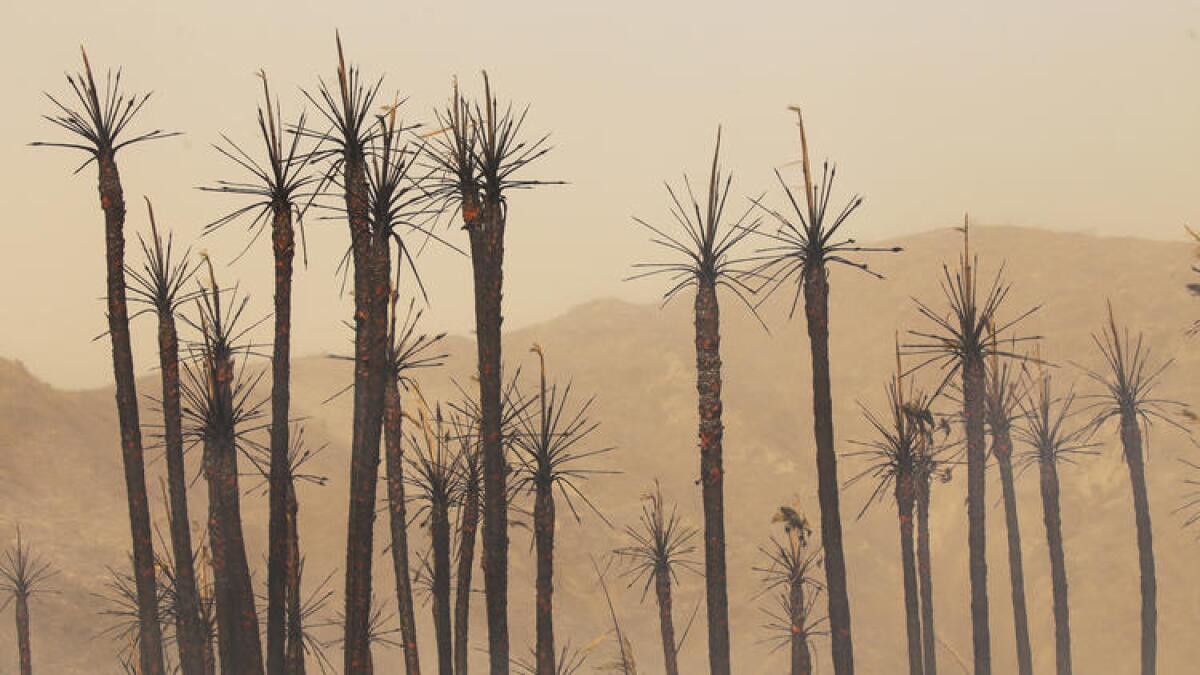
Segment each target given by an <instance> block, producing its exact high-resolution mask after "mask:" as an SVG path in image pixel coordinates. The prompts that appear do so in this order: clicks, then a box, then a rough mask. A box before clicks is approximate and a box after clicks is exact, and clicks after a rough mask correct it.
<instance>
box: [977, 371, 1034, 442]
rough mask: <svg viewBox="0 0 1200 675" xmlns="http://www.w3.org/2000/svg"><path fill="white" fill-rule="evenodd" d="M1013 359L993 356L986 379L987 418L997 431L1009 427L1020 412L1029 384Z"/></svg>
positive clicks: (985, 401) (985, 403) (985, 402)
mask: <svg viewBox="0 0 1200 675" xmlns="http://www.w3.org/2000/svg"><path fill="white" fill-rule="evenodd" d="M1022 375H1023V372H1022V371H1020V370H1018V368H1017V367H1016V362H1014V361H1013V360H1011V359H1005V360H1001V359H999V358H992V359H991V360H990V361H989V362H988V364H987V376H986V378H985V380H984V399H983V400H984V405H985V406H986V411H987V415H986V419H987V420H988V424H990V425H991V426H992V428H993V431H995V430H996V429H997V428H1000V427H1008V426H1010V425H1011V424H1012V422H1013V420H1014V419H1015V418H1016V417H1017V416H1018V414H1019V412H1018V411H1019V408H1020V400H1021V398H1022V396H1023V395H1024V389H1025V387H1026V386H1028V381H1027V378H1025V377H1023V376H1022Z"/></svg>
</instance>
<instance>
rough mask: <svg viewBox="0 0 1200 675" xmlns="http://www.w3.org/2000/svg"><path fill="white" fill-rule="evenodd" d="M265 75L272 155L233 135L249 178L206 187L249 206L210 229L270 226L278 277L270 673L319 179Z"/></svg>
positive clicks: (264, 127) (254, 235)
mask: <svg viewBox="0 0 1200 675" xmlns="http://www.w3.org/2000/svg"><path fill="white" fill-rule="evenodd" d="M258 76H259V77H260V78H261V79H262V85H263V104H262V105H261V106H259V108H258V131H259V136H260V137H261V140H262V142H263V146H264V149H265V151H266V152H265V154H266V157H265V159H263V160H260V159H258V158H256V156H255V155H254V154H251V153H250V152H247V151H246V150H244V149H243V148H242V147H241V146H239V145H238V144H237V143H235V142H234V141H233V140H231V139H230V138H229V137H227V136H222V138H223V140H224V143H223V144H222V145H217V146H215V147H216V149H217V151H218V152H220V153H221V154H222V155H224V156H225V157H226V158H227V159H229V160H230V161H232V162H233V163H235V164H237V165H238V166H239V167H240V168H241V169H242V170H244V171H246V172H247V173H248V174H249V176H248V177H247V178H246V179H244V180H239V181H218V182H217V183H216V185H214V186H212V187H208V188H204V189H206V190H209V191H212V192H221V193H226V194H231V195H235V196H237V197H239V198H241V199H245V200H247V203H246V204H243V205H241V206H239V207H238V208H237V209H235V210H233V211H231V212H229V213H227V214H226V215H224V216H222V217H221V218H219V219H217V220H216V221H214V222H212V223H211V224H210V225H209V226H208V229H209V230H213V229H217V228H220V227H222V226H224V225H228V224H230V223H233V222H235V221H240V220H245V221H247V222H248V228H247V229H248V230H249V232H250V235H251V240H252V242H253V240H256V239H258V237H259V236H261V234H262V233H263V232H264V231H266V229H267V227H268V226H269V227H270V233H271V250H272V253H273V263H274V264H273V269H274V275H275V313H274V317H275V326H274V329H275V330H274V335H275V339H274V341H273V350H272V353H271V442H270V448H271V456H270V495H269V497H268V499H269V503H270V506H269V509H270V514H269V517H268V525H267V538H268V541H269V542H270V543H269V545H268V549H267V672H268V673H271V674H272V675H282V674H283V673H285V672H291V671H287V670H286V665H287V617H286V614H287V594H288V580H287V576H288V575H287V559H288V541H289V538H288V536H287V530H288V525H287V518H288V485H287V483H288V479H287V473H288V447H289V444H288V405H289V399H290V378H291V367H290V363H291V331H292V269H293V265H292V262H293V259H294V257H295V250H296V232H295V226H296V225H297V224H299V223H300V221H301V218H302V217H303V208H302V202H303V200H304V199H305V197H306V196H307V195H305V194H304V192H305V190H306V188H308V187H309V186H310V185H312V183H313V182H314V181H315V180H316V177H315V176H313V175H311V174H310V172H309V171H308V168H309V164H310V162H311V161H312V159H313V157H314V156H315V155H314V153H312V152H302V151H301V148H300V141H301V138H302V135H303V134H302V133H301V132H300V131H299V130H300V129H304V128H305V118H304V115H303V114H301V115H300V117H299V119H298V120H297V121H296V124H295V127H296V129H295V130H293V132H291V133H290V134H288V133H287V132H285V130H284V122H283V115H282V111H281V110H280V106H279V100H278V99H277V98H276V99H274V100H272V98H271V89H270V85H269V84H268V82H267V75H266V73H265V72H263V71H259V73H258Z"/></svg>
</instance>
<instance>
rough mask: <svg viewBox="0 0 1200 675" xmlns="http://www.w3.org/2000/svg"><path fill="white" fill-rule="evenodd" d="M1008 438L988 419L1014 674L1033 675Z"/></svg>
mask: <svg viewBox="0 0 1200 675" xmlns="http://www.w3.org/2000/svg"><path fill="white" fill-rule="evenodd" d="M1012 452H1013V445H1012V436H1011V435H1010V433H1009V428H1008V425H1007V423H1005V421H1004V420H992V455H994V456H995V457H996V464H997V465H998V466H999V467H1000V488H1001V491H1002V492H1003V493H1004V524H1005V530H1006V532H1007V534H1008V574H1009V581H1010V585H1011V588H1012V606H1013V628H1014V629H1015V630H1016V643H1017V672H1018V673H1019V675H1033V650H1032V649H1031V648H1030V644H1029V614H1028V612H1027V611H1026V609H1025V568H1024V564H1023V563H1022V561H1021V524H1020V520H1019V519H1018V516H1017V493H1016V486H1015V484H1014V483H1015V481H1014V480H1013V465H1012Z"/></svg>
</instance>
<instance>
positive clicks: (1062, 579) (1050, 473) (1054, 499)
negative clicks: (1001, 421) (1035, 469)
mask: <svg viewBox="0 0 1200 675" xmlns="http://www.w3.org/2000/svg"><path fill="white" fill-rule="evenodd" d="M1039 469H1040V471H1039V474H1040V476H1041V488H1042V522H1044V523H1045V525H1046V549H1047V551H1048V552H1049V553H1050V585H1051V589H1052V592H1053V607H1054V655H1055V656H1054V663H1055V666H1056V668H1057V671H1056V672H1057V673H1058V675H1071V606H1070V605H1069V604H1068V602H1067V557H1066V553H1065V551H1064V550H1063V535H1062V515H1061V512H1060V510H1059V505H1058V467H1057V465H1056V464H1055V461H1054V458H1053V457H1049V458H1046V457H1043V458H1042V460H1041V462H1040V467H1039Z"/></svg>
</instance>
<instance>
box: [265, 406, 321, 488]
mask: <svg viewBox="0 0 1200 675" xmlns="http://www.w3.org/2000/svg"><path fill="white" fill-rule="evenodd" d="M291 427H292V430H291V433H289V434H288V452H287V476H288V481H289V482H290V483H292V485H293V486H294V485H295V484H296V483H310V484H313V485H325V484H326V483H328V482H329V477H328V476H324V475H321V474H318V473H312V472H311V471H310V470H309V469H308V468H307V465H308V463H309V462H311V461H312V460H313V459H315V458H316V456H317V455H319V454H321V453H322V452H324V451H325V449H326V448H327V447H329V444H328V443H324V444H321V445H320V446H317V447H316V448H313V447H311V446H310V444H309V443H308V442H307V440H306V438H305V427H304V425H303V424H301V423H300V422H292V425H291ZM253 450H255V453H254V459H253V464H254V469H255V471H254V473H253V474H252V475H254V476H255V477H257V478H259V479H261V480H259V481H258V482H257V484H255V485H254V486H252V487H251V488H249V489H248V490H247V492H250V491H252V490H253V491H257V492H259V493H260V494H264V495H265V494H267V491H268V489H269V487H270V463H271V462H270V460H271V449H270V448H269V447H266V446H264V445H258V446H256V447H254V448H253Z"/></svg>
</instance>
